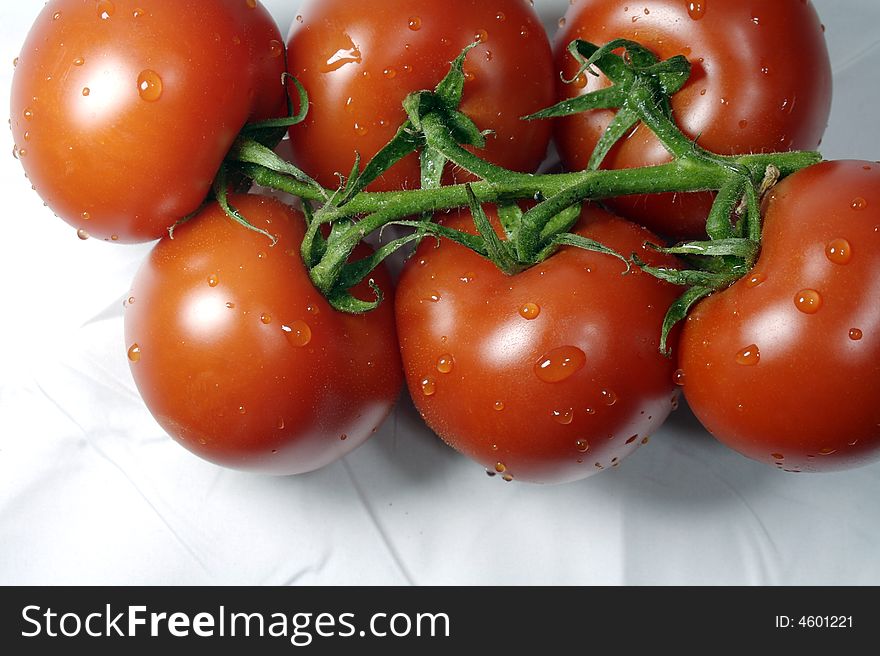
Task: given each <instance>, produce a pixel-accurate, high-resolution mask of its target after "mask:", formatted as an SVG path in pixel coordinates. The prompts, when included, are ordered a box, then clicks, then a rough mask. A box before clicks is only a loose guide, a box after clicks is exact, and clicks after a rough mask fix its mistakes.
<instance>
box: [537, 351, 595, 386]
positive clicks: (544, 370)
mask: <svg viewBox="0 0 880 656" xmlns="http://www.w3.org/2000/svg"><path fill="white" fill-rule="evenodd" d="M586 363H587V356H586V354H585V353H584V352H583V351H582V350H580V349H579V348H578V347H576V346H560V347H558V348H555V349H553V350H552V351H550V352H549V353H547V354H546V355H544V356H543V357H542V358H541V359H539V360H538V361H537V362H536V363H535V367H534V369H535V375H536V376H537V377H538V378H540V379H541V380H543V381H544V382H545V383H559V382H562V381H563V380H566V379H567V378H570V377H571V376H572V375H574V374H575V373H576V372H577V371H579V370H580V369H582V368H583V367H584V365H585V364H586Z"/></svg>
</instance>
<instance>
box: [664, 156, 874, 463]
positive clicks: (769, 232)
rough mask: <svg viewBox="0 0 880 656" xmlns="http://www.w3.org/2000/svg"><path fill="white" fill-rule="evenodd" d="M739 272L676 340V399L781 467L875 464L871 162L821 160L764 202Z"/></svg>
mask: <svg viewBox="0 0 880 656" xmlns="http://www.w3.org/2000/svg"><path fill="white" fill-rule="evenodd" d="M765 222H766V223H765V227H764V238H763V249H762V252H761V256H760V259H759V260H758V263H757V265H756V266H755V268H754V269H753V270H752V272H751V273H750V274H748V275H747V276H746V277H744V278H742V279H741V280H739V281H738V282H737V283H736V284H734V285H733V286H732V287H730V288H729V289H727V290H725V291H723V292H720V293H717V294H715V295H713V296H710V297H709V298H707V299H706V300H704V301H702V302H701V303H700V304H699V305H698V306H697V307H696V309H695V310H694V312H693V313H692V314H691V315H690V318H689V319H688V320H687V322H686V326H685V328H684V331H683V333H682V338H681V343H680V352H679V358H680V365H681V369H682V372H683V376H684V378H683V379H682V380H683V381H684V391H685V395H686V396H687V399H688V402H689V404H690V406H691V408H692V409H693V411H694V413H695V414H696V416H697V417H698V418H699V419H700V421H701V422H702V423H703V425H704V426H705V427H706V428H707V429H708V430H709V431H710V432H711V433H712V434H713V435H715V437H717V438H718V439H719V440H721V441H722V442H724V443H725V444H727V445H728V446H730V447H732V448H734V449H736V450H737V451H739V452H741V453H743V454H745V455H747V456H749V457H750V458H754V459H756V460H759V461H761V462H766V463H771V464H775V465H776V466H777V467H779V468H781V469H786V470H791V471H825V470H831V469H842V468H846V467H852V466H855V465H860V464H863V463H866V462H869V461H871V460H875V459H877V457H878V456H880V305H878V303H877V299H878V298H880V165H877V164H874V163H868V162H853V161H847V162H825V163H822V164H818V165H816V166H813V167H810V168H808V169H804V170H803V171H801V172H799V173H796V174H794V175H792V176H790V177H788V178H786V179H785V180H784V181H783V182H782V183H780V184H779V185H778V186H777V187H776V189H775V190H774V191H773V193H772V195H771V196H770V199H769V202H768V203H767V206H766V219H765Z"/></svg>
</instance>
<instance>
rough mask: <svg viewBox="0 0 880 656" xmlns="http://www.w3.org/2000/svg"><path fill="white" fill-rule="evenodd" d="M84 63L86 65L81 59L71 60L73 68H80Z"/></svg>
mask: <svg viewBox="0 0 880 656" xmlns="http://www.w3.org/2000/svg"><path fill="white" fill-rule="evenodd" d="M85 63H86V60H85V59H83V58H82V57H77V58H76V59H74V60H73V65H74V66H82V65H83V64H85Z"/></svg>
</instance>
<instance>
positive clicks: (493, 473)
mask: <svg viewBox="0 0 880 656" xmlns="http://www.w3.org/2000/svg"><path fill="white" fill-rule="evenodd" d="M486 476H488V477H489V478H491V477H493V476H497V474H496V473H495V472H493V471H489V470H488V469H487V470H486Z"/></svg>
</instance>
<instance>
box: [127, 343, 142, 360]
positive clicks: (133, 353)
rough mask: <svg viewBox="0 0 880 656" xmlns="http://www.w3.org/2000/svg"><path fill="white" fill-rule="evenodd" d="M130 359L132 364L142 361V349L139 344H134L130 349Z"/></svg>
mask: <svg viewBox="0 0 880 656" xmlns="http://www.w3.org/2000/svg"><path fill="white" fill-rule="evenodd" d="M128 359H129V360H131V361H132V362H137V361H139V360H140V359H141V347H140V346H138V345H137V343H134V344H132V345H131V346H130V347H129V348H128Z"/></svg>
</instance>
